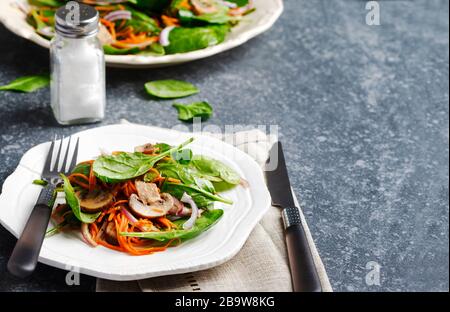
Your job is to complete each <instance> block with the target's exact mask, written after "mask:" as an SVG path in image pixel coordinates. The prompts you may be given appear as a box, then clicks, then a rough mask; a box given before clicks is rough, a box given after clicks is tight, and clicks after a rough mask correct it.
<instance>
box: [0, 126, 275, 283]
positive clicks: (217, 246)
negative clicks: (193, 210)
mask: <svg viewBox="0 0 450 312" xmlns="http://www.w3.org/2000/svg"><path fill="white" fill-rule="evenodd" d="M74 136H75V137H79V138H80V150H79V155H78V161H82V160H87V159H92V158H93V157H95V156H98V155H99V148H105V149H107V150H126V151H131V150H133V147H134V146H136V145H139V144H143V143H147V142H167V143H169V144H172V145H175V144H178V143H181V142H182V141H184V140H186V139H188V138H189V137H192V136H194V137H195V141H194V142H193V143H192V144H191V145H190V147H191V149H192V150H193V152H194V154H203V155H208V156H211V157H214V158H216V159H219V160H221V161H223V162H224V163H226V164H228V165H230V166H231V167H232V168H234V169H235V170H236V171H237V172H238V173H239V174H240V175H241V176H242V177H243V178H244V179H246V180H247V181H248V183H249V188H244V187H242V186H238V187H237V188H235V189H233V190H232V191H228V192H226V193H223V196H226V197H227V198H230V199H232V200H233V202H234V204H233V205H225V204H221V203H216V205H215V208H221V209H223V210H224V215H223V217H222V218H221V219H220V221H219V222H218V223H217V224H216V225H215V226H214V227H212V228H211V229H210V230H208V231H207V232H205V233H203V234H202V235H200V236H198V237H197V238H195V239H193V240H191V241H187V242H185V243H183V244H181V245H179V246H177V247H172V248H168V250H167V251H164V252H161V253H155V254H152V255H145V256H131V255H128V254H125V253H121V252H117V251H113V250H110V249H107V248H104V247H102V246H98V247H96V248H92V247H89V246H88V245H87V244H86V243H84V242H83V241H82V240H81V239H80V238H79V237H77V236H76V235H75V234H65V233H63V234H58V235H55V236H52V237H49V238H46V239H45V240H44V244H43V246H42V250H41V254H40V256H39V261H40V262H42V263H45V264H48V265H51V266H55V267H57V268H61V269H66V270H71V269H73V268H79V270H80V272H81V273H84V274H89V275H93V276H96V277H101V278H107V279H111V280H136V279H143V278H148V277H154V276H162V275H170V274H178V273H185V272H193V271H198V270H204V269H207V268H211V267H213V266H217V265H219V264H221V263H224V262H225V261H227V260H229V259H231V258H232V257H233V256H234V255H236V253H237V252H238V251H239V250H240V249H241V247H242V246H243V244H244V243H245V241H246V240H247V238H248V236H249V234H250V232H251V231H252V229H253V228H254V226H255V225H256V224H257V222H258V221H259V220H260V219H261V218H262V216H263V215H264V213H265V212H266V211H267V209H268V208H269V205H270V195H269V193H268V190H267V187H266V185H265V182H264V178H263V173H262V170H261V168H260V167H259V165H258V164H257V163H256V162H255V161H254V160H253V159H252V158H251V157H250V156H248V155H247V154H245V153H244V152H242V151H240V150H238V149H237V148H235V147H233V146H232V145H229V144H227V143H224V142H222V141H220V140H217V139H214V138H211V137H208V136H203V135H198V134H194V135H193V134H192V133H182V132H178V131H175V130H168V129H159V128H153V127H146V126H138V125H112V126H105V127H99V128H94V129H90V130H86V131H82V132H79V133H77V134H75V135H74ZM49 146H50V142H47V143H43V144H40V145H37V146H35V147H33V148H31V149H30V150H29V151H28V152H26V153H25V155H24V156H23V157H22V159H21V161H20V163H19V166H18V167H17V169H16V170H15V171H14V173H13V174H11V175H10V176H9V177H8V178H7V179H6V181H5V182H4V184H3V190H2V193H1V195H0V223H1V224H2V225H3V226H4V227H5V228H6V229H8V230H9V231H10V232H11V233H12V234H14V235H15V236H16V237H17V236H18V235H19V233H21V232H22V229H23V227H24V225H25V223H26V220H27V219H28V216H29V214H30V211H31V209H32V208H33V206H34V203H35V201H36V198H37V196H38V194H39V191H40V188H41V187H40V186H37V185H34V184H32V181H33V180H34V179H37V178H39V176H40V175H39V173H40V172H42V168H43V165H44V160H45V157H46V153H47V151H48V149H49Z"/></svg>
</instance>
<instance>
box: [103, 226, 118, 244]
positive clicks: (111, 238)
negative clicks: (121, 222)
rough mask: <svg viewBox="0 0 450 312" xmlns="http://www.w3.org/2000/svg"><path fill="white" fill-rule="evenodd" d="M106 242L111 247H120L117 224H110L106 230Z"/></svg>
mask: <svg viewBox="0 0 450 312" xmlns="http://www.w3.org/2000/svg"><path fill="white" fill-rule="evenodd" d="M105 240H106V241H107V242H108V243H110V244H111V245H115V246H118V245H119V242H118V241H117V231H116V224H115V223H114V222H109V223H108V225H107V226H106V229H105Z"/></svg>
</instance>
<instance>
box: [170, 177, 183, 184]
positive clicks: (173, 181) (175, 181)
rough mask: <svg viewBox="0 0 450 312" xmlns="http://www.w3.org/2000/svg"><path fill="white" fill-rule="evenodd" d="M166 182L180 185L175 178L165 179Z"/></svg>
mask: <svg viewBox="0 0 450 312" xmlns="http://www.w3.org/2000/svg"><path fill="white" fill-rule="evenodd" d="M167 181H169V182H172V183H177V184H179V183H181V181H180V180H178V179H175V178H167Z"/></svg>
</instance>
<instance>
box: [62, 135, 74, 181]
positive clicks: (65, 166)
mask: <svg viewBox="0 0 450 312" xmlns="http://www.w3.org/2000/svg"><path fill="white" fill-rule="evenodd" d="M71 141H72V136H70V137H69V142H68V143H67V147H66V153H65V155H64V159H63V162H62V167H61V172H64V173H65V172H66V168H67V158H68V157H69V149H70V142H71Z"/></svg>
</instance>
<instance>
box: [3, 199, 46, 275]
mask: <svg viewBox="0 0 450 312" xmlns="http://www.w3.org/2000/svg"><path fill="white" fill-rule="evenodd" d="M51 212H52V210H51V208H50V207H49V206H47V205H44V204H36V206H34V208H33V210H32V211H31V215H30V217H29V218H28V221H27V224H26V225H25V228H24V229H23V232H22V235H20V238H19V240H18V241H17V243H16V246H15V247H14V250H13V252H12V254H11V257H10V258H9V261H8V271H9V272H10V273H11V274H13V275H15V276H17V277H21V278H24V277H27V276H28V275H30V274H31V273H33V271H34V269H35V268H36V264H37V261H38V257H39V252H40V251H41V247H42V242H43V241H44V237H45V230H46V229H47V225H48V222H49V220H50V214H51Z"/></svg>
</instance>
